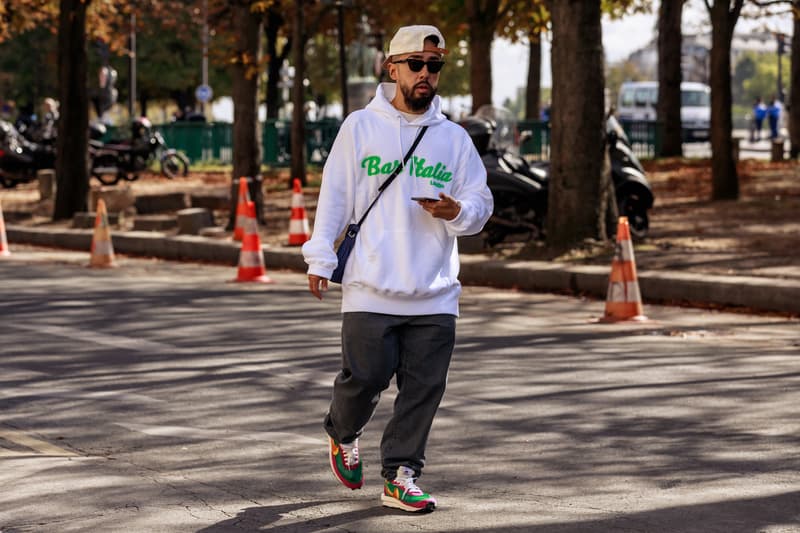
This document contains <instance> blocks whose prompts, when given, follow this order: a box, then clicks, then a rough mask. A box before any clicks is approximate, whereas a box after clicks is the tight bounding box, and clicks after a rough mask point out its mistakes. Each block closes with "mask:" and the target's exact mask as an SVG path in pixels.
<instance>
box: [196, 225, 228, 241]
mask: <svg viewBox="0 0 800 533" xmlns="http://www.w3.org/2000/svg"><path fill="white" fill-rule="evenodd" d="M199 235H200V236H201V237H208V238H210V239H227V238H228V236H230V232H229V231H225V228H223V227H222V226H212V227H209V228H203V229H201V230H200V233H199Z"/></svg>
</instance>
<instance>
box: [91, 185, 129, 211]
mask: <svg viewBox="0 0 800 533" xmlns="http://www.w3.org/2000/svg"><path fill="white" fill-rule="evenodd" d="M100 198H102V199H103V200H104V201H105V203H106V208H107V209H108V212H109V213H111V212H122V211H127V212H133V206H134V204H135V203H136V197H135V196H134V195H133V190H131V187H130V185H115V186H113V187H112V186H108V185H104V186H102V187H93V188H92V190H90V191H89V208H90V209H94V208H95V207H97V200H99V199H100Z"/></svg>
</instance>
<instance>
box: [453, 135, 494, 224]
mask: <svg viewBox="0 0 800 533" xmlns="http://www.w3.org/2000/svg"><path fill="white" fill-rule="evenodd" d="M464 139H466V141H468V142H464ZM461 146H462V148H461V150H462V154H463V155H462V157H461V160H460V162H459V165H458V167H457V168H458V170H457V176H458V182H457V185H456V186H455V187H453V194H452V196H453V197H454V198H455V199H456V200H458V202H459V203H460V204H461V211H460V212H459V213H458V216H457V217H456V218H454V219H453V220H448V221H445V227H446V228H447V233H448V234H450V235H454V236H460V235H474V234H476V233H478V232H480V231H481V230H482V229H483V226H484V224H486V221H488V220H489V217H491V216H492V209H493V207H494V199H493V198H492V192H491V191H490V190H489V187H488V186H487V185H486V167H485V166H484V165H483V161H481V157H480V155H478V151H477V150H476V149H475V145H473V144H472V141H471V140H470V139H469V137H467V136H466V135H464V137H463V138H462V142H461Z"/></svg>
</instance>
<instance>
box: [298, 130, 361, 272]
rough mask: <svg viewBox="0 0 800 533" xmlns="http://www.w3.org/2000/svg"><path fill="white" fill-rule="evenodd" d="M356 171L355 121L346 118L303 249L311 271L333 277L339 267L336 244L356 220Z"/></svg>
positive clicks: (337, 139) (329, 159)
mask: <svg viewBox="0 0 800 533" xmlns="http://www.w3.org/2000/svg"><path fill="white" fill-rule="evenodd" d="M352 116H353V115H351V117H352ZM356 170H357V168H356V165H355V148H354V139H353V130H352V121H348V120H345V121H344V123H343V124H342V127H341V128H340V129H339V134H338V135H337V136H336V140H335V141H334V142H333V146H332V148H331V151H330V153H329V154H328V159H327V161H326V163H325V167H324V168H323V170H322V185H321V187H320V192H319V200H318V202H317V210H316V216H315V218H314V230H313V233H312V235H311V239H310V240H309V241H307V242H306V243H305V244H303V248H302V250H303V258H304V259H305V262H306V263H307V264H308V273H309V274H313V275H316V276H321V277H323V278H326V279H330V277H331V274H333V271H334V270H335V269H336V265H337V263H338V261H337V258H336V251H335V250H334V248H333V244H334V242H335V241H336V239H337V238H338V237H339V235H341V233H342V231H344V229H345V227H346V226H347V224H348V223H350V222H351V221H353V212H354V203H355V194H354V191H355V175H356Z"/></svg>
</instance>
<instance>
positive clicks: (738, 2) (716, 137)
mask: <svg viewBox="0 0 800 533" xmlns="http://www.w3.org/2000/svg"><path fill="white" fill-rule="evenodd" d="M742 2H743V0H735V2H734V4H735V5H734V6H733V7H730V2H728V0H716V1H715V2H714V5H713V6H710V14H711V197H712V199H713V200H736V199H738V198H739V176H738V175H737V173H736V162H735V161H734V159H733V141H732V139H731V134H732V132H733V118H732V116H731V105H732V103H733V95H732V93H731V40H732V39H733V29H734V27H735V26H736V21H737V20H738V18H739V12H740V11H741V8H742Z"/></svg>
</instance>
